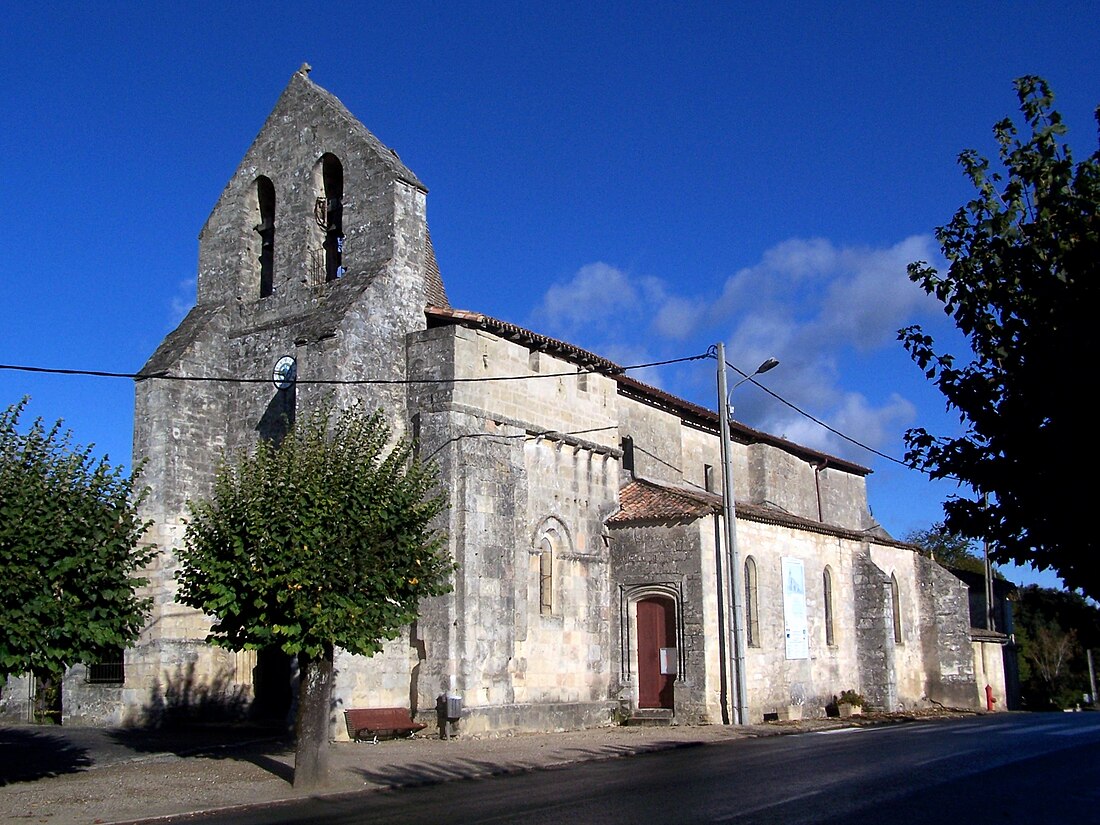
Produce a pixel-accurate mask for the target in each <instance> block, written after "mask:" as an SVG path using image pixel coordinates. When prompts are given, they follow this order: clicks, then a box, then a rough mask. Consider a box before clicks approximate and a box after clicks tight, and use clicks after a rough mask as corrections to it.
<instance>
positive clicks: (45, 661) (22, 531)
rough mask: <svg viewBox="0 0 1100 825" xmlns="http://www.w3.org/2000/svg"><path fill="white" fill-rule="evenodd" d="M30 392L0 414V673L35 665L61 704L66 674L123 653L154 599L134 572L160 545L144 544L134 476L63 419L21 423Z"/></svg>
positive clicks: (46, 690) (43, 690)
mask: <svg viewBox="0 0 1100 825" xmlns="http://www.w3.org/2000/svg"><path fill="white" fill-rule="evenodd" d="M26 404H27V399H23V401H21V402H20V403H18V404H14V405H12V406H10V407H8V408H7V409H6V410H4V411H3V412H2V413H0V676H7V675H9V674H19V673H31V674H33V675H34V676H35V677H36V679H37V680H38V684H39V691H38V695H39V696H40V697H42V698H43V699H44V698H45V697H49V696H52V697H54V699H55V700H56V701H52V702H47V703H48V704H49V705H51V706H50V707H40V708H39V709H38V710H39V711H40V713H43V714H45V715H46V716H51V715H54V714H56V713H57V711H58V710H59V709H60V707H59V705H60V685H61V677H62V675H63V674H64V671H65V669H66V668H67V667H70V666H72V665H74V664H77V663H79V662H89V663H94V662H99V661H102V660H103V659H104V658H106V657H108V656H111V655H117V651H118V650H119V649H120V648H124V647H126V646H127V644H128V643H129V642H131V641H132V640H133V639H134V638H136V637H137V634H138V632H139V631H140V630H141V628H142V626H143V625H144V622H145V614H146V613H147V611H148V608H149V602H148V600H147V599H142V598H139V597H138V596H137V594H136V589H137V588H139V587H141V586H143V585H144V584H146V580H145V579H143V578H139V577H135V576H134V575H133V574H134V572H135V571H136V570H139V569H140V568H142V567H144V566H145V565H146V564H147V563H148V562H149V560H150V558H151V557H152V554H153V548H151V547H148V546H141V545H139V544H138V542H139V540H140V538H141V536H142V534H143V533H144V532H145V528H146V526H147V525H145V524H143V523H142V522H141V521H140V520H139V518H138V515H137V506H138V503H139V500H140V496H139V495H138V496H136V495H135V491H134V476H133V475H131V476H125V475H123V473H122V471H121V470H120V469H117V468H113V467H111V465H110V464H108V463H107V460H106V458H102V459H95V458H93V457H92V447H87V448H82V447H79V446H76V445H74V444H73V443H72V435H71V433H69V432H67V431H62V429H61V422H60V421H59V422H57V423H56V424H54V425H53V426H52V427H49V428H47V427H46V426H45V425H44V424H43V423H42V421H41V419H39V420H37V421H35V422H34V423H33V424H32V425H31V426H30V427H29V428H27V429H25V430H21V429H20V426H19V424H20V417H21V416H22V414H23V411H24V409H25V408H26Z"/></svg>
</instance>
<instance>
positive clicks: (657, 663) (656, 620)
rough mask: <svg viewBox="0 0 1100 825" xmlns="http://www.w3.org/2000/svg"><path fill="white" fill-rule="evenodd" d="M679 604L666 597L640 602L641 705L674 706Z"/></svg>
mask: <svg viewBox="0 0 1100 825" xmlns="http://www.w3.org/2000/svg"><path fill="white" fill-rule="evenodd" d="M677 660H678V657H677V654H676V604H675V602H673V600H672V599H670V598H667V597H664V596H650V597H648V598H645V599H641V600H639V601H638V707H639V708H669V709H672V708H673V699H674V694H673V691H674V684H675V682H676V663H677Z"/></svg>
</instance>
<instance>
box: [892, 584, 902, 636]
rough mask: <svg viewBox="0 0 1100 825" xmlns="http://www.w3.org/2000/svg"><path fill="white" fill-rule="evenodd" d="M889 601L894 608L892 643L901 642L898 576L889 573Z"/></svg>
mask: <svg viewBox="0 0 1100 825" xmlns="http://www.w3.org/2000/svg"><path fill="white" fill-rule="evenodd" d="M890 602H891V606H892V607H893V609H894V611H893V612H894V643H895V644H900V643H901V596H899V595H898V577H897V576H895V575H894V574H893V573H891V574H890Z"/></svg>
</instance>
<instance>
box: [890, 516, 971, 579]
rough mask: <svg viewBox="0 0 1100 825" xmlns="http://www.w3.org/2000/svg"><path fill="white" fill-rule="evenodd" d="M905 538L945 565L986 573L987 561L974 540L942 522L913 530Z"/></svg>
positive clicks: (923, 552)
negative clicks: (979, 555) (982, 556)
mask: <svg viewBox="0 0 1100 825" xmlns="http://www.w3.org/2000/svg"><path fill="white" fill-rule="evenodd" d="M905 540H906V541H907V542H909V543H910V544H915V545H917V547H919V548H920V551H921V554H922V555H925V556H928V557H929V558H930V559H933V560H935V561H938V562H939V563H940V564H942V565H943V566H944V567H953V568H955V569H957V570H969V571H970V572H971V573H981V574H983V575H984V574H985V562H984V561H983V560H982V559H981V558H979V557H978V554H977V552H976V550H975V547H974V541H973V540H972V539H968V538H966V537H965V536H960V535H959V534H958V533H953V532H951V531H950V530H948V529H947V528H946V527H945V526H944V525H943V523H942V522H940V523H937V524H933V525H932V526H931V527H929V528H928V529H926V530H913V531H912V532H911V533H909V534H908V535H907V536H906V537H905Z"/></svg>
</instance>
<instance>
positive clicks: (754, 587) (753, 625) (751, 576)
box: [745, 556, 760, 647]
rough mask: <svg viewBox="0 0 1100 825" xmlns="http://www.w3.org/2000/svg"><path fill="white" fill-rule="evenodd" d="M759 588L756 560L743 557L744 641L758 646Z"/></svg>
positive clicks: (752, 645)
mask: <svg viewBox="0 0 1100 825" xmlns="http://www.w3.org/2000/svg"><path fill="white" fill-rule="evenodd" d="M759 594H760V588H759V585H758V583H757V580H756V560H755V559H754V558H753V557H752V556H748V557H747V558H746V559H745V643H746V644H747V645H748V646H749V647H760V598H759Z"/></svg>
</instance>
